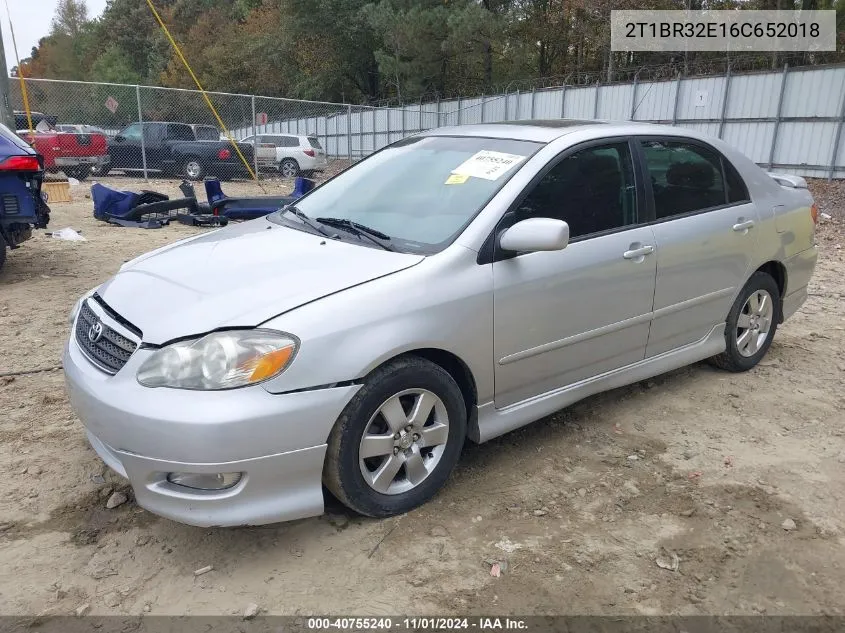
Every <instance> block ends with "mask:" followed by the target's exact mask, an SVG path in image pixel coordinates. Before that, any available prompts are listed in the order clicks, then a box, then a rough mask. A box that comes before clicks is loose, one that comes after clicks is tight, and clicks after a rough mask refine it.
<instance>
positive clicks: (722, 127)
mask: <svg viewBox="0 0 845 633" xmlns="http://www.w3.org/2000/svg"><path fill="white" fill-rule="evenodd" d="M730 91H731V65H730V64H728V71H727V72H726V73H725V93H724V95H723V98H722V114H721V116H720V117H719V138H722V134H723V133H724V131H725V116H726V115H727V113H728V99H729V98H730Z"/></svg>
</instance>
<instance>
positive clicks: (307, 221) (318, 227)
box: [280, 205, 334, 238]
mask: <svg viewBox="0 0 845 633" xmlns="http://www.w3.org/2000/svg"><path fill="white" fill-rule="evenodd" d="M280 212H281V213H283V214H284V213H290V214H291V215H293V216H294V217H296V218H299V221H300V222H302V223H303V224H305V225H306V226H310V227H311V228H312V229H314V230H315V231H317V232H318V233H319V234H320V235H325V236H326V237H331V238H334V235H332V234H331V233H329V232H328V231H327V230H326V229H324V228H323V227H322V226H321V225H320V223H319V221H317V222H315V221H314V220H312V219H311V218H309V217H308V216H307V215H305V214H304V213H303V212H302V211H300V210H299V209H297V208H296V207H295V206H293V205H289V206H287V207H283V208H282V209H281V211H280Z"/></svg>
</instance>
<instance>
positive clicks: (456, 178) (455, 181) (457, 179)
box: [446, 174, 469, 185]
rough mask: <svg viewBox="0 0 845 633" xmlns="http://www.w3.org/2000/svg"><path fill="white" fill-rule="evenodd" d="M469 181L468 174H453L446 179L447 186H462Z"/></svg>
mask: <svg viewBox="0 0 845 633" xmlns="http://www.w3.org/2000/svg"><path fill="white" fill-rule="evenodd" d="M467 180H469V176H467V175H466V174H451V175H450V176H449V177H448V178H447V179H446V184H447V185H462V184H464V183H465V182H466V181H467Z"/></svg>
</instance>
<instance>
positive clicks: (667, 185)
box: [642, 140, 741, 220]
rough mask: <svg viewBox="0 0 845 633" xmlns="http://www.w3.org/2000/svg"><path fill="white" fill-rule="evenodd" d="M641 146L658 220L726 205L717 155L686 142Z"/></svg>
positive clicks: (719, 161)
mask: <svg viewBox="0 0 845 633" xmlns="http://www.w3.org/2000/svg"><path fill="white" fill-rule="evenodd" d="M642 146H643V152H644V154H645V161H646V167H647V169H648V174H649V176H650V178H651V188H652V191H653V193H654V212H655V216H656V219H658V220H662V219H665V218H671V217H673V216H676V215H683V214H685V213H692V212H696V211H703V210H705V209H710V208H713V207H718V206H722V205H724V204H726V203H727V201H728V195H727V191H726V187H725V182H724V178H723V175H722V174H723V172H722V159H721V156H720V155H719V154H718V153H717V152H715V151H712V150H709V149H706V148H705V147H702V146H701V145H697V144H694V143H688V142H686V141H669V140H666V141H663V140H649V141H644V142H643V144H642ZM740 182H741V180H740Z"/></svg>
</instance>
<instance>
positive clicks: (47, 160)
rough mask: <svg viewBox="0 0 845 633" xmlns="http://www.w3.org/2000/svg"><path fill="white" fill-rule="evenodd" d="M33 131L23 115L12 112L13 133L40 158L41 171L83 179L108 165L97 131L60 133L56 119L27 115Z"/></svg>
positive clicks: (102, 138) (103, 139)
mask: <svg viewBox="0 0 845 633" xmlns="http://www.w3.org/2000/svg"><path fill="white" fill-rule="evenodd" d="M30 116H31V118H32V126H33V131H32V132H30V131H29V120H28V119H27V116H26V113H25V112H20V111H16V112H15V127H16V128H17V134H18V136H20V137H21V138H22V139H23V140H25V141H26V142H27V143H29V144H30V145H32V147H34V148H35V151H37V152H38V153H39V154H41V156H43V158H44V170H45V171H47V172H48V173H51V174H55V173H58V172H60V171H63V172H64V173H65V175H66V176H67V177H68V178H76V179H77V180H85V179H86V178H87V177H88V175H89V174H90V173H91V172H92V170H102V169H103V168H104V165H106V164H107V163H108V162H109V152H108V142H107V140H106V136H105V134H103V133H101V132H93V131H91V132H64V131H62V130H61V129H60V128H58V127H57V126H56V117H54V116H47V115H45V114H44V113H42V112H30Z"/></svg>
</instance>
